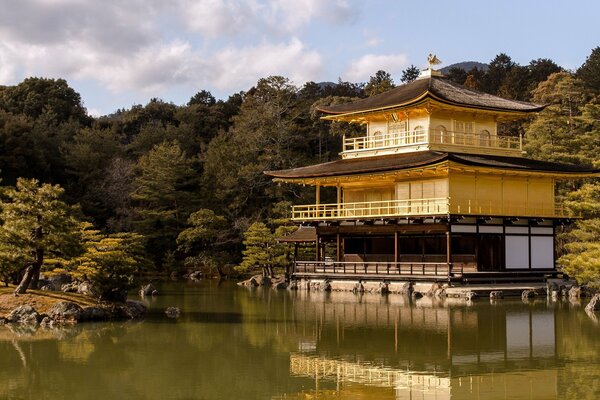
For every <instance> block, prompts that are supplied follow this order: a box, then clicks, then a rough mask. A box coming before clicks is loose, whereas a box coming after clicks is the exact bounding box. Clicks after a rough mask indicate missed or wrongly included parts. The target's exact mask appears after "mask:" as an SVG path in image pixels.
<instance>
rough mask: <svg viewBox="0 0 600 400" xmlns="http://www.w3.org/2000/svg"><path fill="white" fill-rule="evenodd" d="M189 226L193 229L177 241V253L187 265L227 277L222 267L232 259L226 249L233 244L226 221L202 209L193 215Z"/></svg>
mask: <svg viewBox="0 0 600 400" xmlns="http://www.w3.org/2000/svg"><path fill="white" fill-rule="evenodd" d="M188 224H189V225H190V227H189V228H187V229H184V230H183V231H181V233H180V234H179V236H178V237H177V245H178V248H177V249H178V251H179V252H181V253H182V254H184V256H185V257H186V258H185V265H186V266H189V267H194V268H202V267H204V269H206V270H208V271H209V272H211V271H213V270H216V271H217V273H218V274H219V276H221V277H223V276H225V275H226V274H225V273H224V271H223V268H222V267H223V264H224V263H225V262H226V261H227V260H228V259H230V258H231V256H230V255H229V254H228V252H226V246H227V245H229V244H230V243H231V242H232V234H231V230H230V229H229V226H228V225H227V220H226V219H225V217H223V216H221V215H217V214H215V212H214V211H212V210H209V209H200V210H198V211H196V212H194V213H192V214H191V215H190V217H189V219H188Z"/></svg>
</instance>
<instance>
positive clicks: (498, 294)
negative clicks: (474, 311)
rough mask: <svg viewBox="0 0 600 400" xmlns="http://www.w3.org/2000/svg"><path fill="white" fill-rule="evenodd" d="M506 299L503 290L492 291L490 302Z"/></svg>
mask: <svg viewBox="0 0 600 400" xmlns="http://www.w3.org/2000/svg"><path fill="white" fill-rule="evenodd" d="M502 298H504V293H502V291H501V290H492V291H491V292H490V300H498V299H502Z"/></svg>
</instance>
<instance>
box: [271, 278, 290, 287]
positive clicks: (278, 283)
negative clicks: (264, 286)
mask: <svg viewBox="0 0 600 400" xmlns="http://www.w3.org/2000/svg"><path fill="white" fill-rule="evenodd" d="M287 287H288V284H287V282H286V281H285V279H279V280H276V281H275V282H273V289H287Z"/></svg>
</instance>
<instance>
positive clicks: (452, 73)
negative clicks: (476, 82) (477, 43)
mask: <svg viewBox="0 0 600 400" xmlns="http://www.w3.org/2000/svg"><path fill="white" fill-rule="evenodd" d="M446 77H447V78H448V79H449V80H451V81H452V82H455V83H458V84H459V85H464V83H465V81H466V80H467V71H465V70H464V69H462V68H459V67H452V68H450V69H449V70H448V72H447V73H446Z"/></svg>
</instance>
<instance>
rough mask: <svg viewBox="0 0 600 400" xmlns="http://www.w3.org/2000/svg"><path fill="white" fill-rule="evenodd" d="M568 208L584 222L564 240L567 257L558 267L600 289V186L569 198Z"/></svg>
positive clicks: (579, 222)
mask: <svg viewBox="0 0 600 400" xmlns="http://www.w3.org/2000/svg"><path fill="white" fill-rule="evenodd" d="M565 204H566V206H567V207H568V208H569V209H570V210H571V211H572V212H574V213H575V214H577V215H581V216H584V219H580V220H578V221H577V222H575V226H574V227H573V228H572V229H571V230H570V231H569V232H568V233H567V234H565V235H564V237H563V238H562V239H563V240H565V241H566V244H565V250H566V251H567V253H566V254H565V255H563V256H562V257H560V259H559V260H558V263H559V264H560V265H561V266H562V268H563V270H564V271H565V272H566V273H567V274H569V276H571V277H572V278H575V279H576V280H577V282H578V283H579V284H587V285H589V286H592V287H594V288H600V184H598V183H589V184H586V185H584V186H582V187H581V188H580V189H579V190H577V191H575V192H573V193H570V194H569V196H568V199H567V201H566V202H565Z"/></svg>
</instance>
